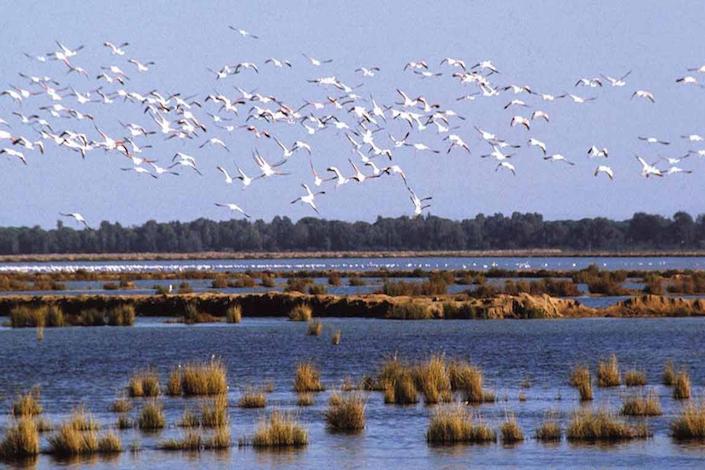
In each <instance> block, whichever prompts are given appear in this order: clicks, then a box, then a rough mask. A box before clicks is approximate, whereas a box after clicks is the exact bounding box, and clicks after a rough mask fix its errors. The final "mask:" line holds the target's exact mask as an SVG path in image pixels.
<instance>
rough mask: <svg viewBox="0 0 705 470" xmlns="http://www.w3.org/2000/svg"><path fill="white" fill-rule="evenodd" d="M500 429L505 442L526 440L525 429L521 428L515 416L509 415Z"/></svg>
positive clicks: (512, 442)
mask: <svg viewBox="0 0 705 470" xmlns="http://www.w3.org/2000/svg"><path fill="white" fill-rule="evenodd" d="M499 430H500V434H501V436H502V442H503V443H505V444H514V443H517V442H521V441H523V440H524V431H522V430H521V427H519V423H518V422H517V420H516V418H515V417H514V416H509V417H507V419H506V420H505V421H504V423H502V426H501V427H500V428H499Z"/></svg>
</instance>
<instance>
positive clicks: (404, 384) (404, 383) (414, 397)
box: [384, 369, 419, 405]
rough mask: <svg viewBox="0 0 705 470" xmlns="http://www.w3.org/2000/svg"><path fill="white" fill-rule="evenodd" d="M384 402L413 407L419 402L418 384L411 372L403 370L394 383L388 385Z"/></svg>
mask: <svg viewBox="0 0 705 470" xmlns="http://www.w3.org/2000/svg"><path fill="white" fill-rule="evenodd" d="M384 402H385V403H396V404H397V405H413V404H415V403H418V402H419V397H418V391H417V389H416V382H415V381H414V378H413V376H412V375H411V372H410V371H409V370H407V369H404V370H402V371H401V372H400V373H399V375H398V376H397V377H396V378H394V380H393V381H391V382H387V383H386V386H385V389H384Z"/></svg>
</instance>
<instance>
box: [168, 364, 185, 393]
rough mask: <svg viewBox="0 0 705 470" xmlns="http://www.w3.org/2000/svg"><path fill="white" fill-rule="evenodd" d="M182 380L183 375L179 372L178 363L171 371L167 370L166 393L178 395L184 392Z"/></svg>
mask: <svg viewBox="0 0 705 470" xmlns="http://www.w3.org/2000/svg"><path fill="white" fill-rule="evenodd" d="M182 381H183V377H182V374H181V365H179V366H177V367H176V368H174V369H172V370H171V372H169V381H168V382H167V384H166V393H167V395H169V396H172V397H178V396H180V395H181V394H182V393H183V392H184V390H183V388H182V387H181V382H182Z"/></svg>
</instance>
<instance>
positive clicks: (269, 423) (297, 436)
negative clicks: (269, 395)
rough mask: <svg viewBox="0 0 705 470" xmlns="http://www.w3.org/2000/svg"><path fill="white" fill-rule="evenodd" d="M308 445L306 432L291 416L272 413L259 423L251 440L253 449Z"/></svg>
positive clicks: (277, 412)
mask: <svg viewBox="0 0 705 470" xmlns="http://www.w3.org/2000/svg"><path fill="white" fill-rule="evenodd" d="M307 444H308V431H306V428H304V427H303V426H301V425H300V424H299V423H298V422H297V421H296V419H294V417H293V416H291V415H287V414H284V413H281V412H279V411H273V412H272V414H271V415H270V417H269V419H265V420H263V421H262V422H260V424H259V426H258V428H257V430H256V431H255V435H254V437H253V439H252V445H253V446H254V447H301V446H305V445H307Z"/></svg>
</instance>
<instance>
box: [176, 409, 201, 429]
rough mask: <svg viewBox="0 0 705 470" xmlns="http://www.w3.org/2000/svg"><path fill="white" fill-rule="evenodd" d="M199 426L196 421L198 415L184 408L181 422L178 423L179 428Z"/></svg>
mask: <svg viewBox="0 0 705 470" xmlns="http://www.w3.org/2000/svg"><path fill="white" fill-rule="evenodd" d="M200 425H201V421H200V420H199V419H198V415H197V414H196V413H194V412H193V411H191V410H190V409H188V408H186V409H185V410H184V414H183V415H181V421H179V427H182V428H197V427H198V426H200Z"/></svg>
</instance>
